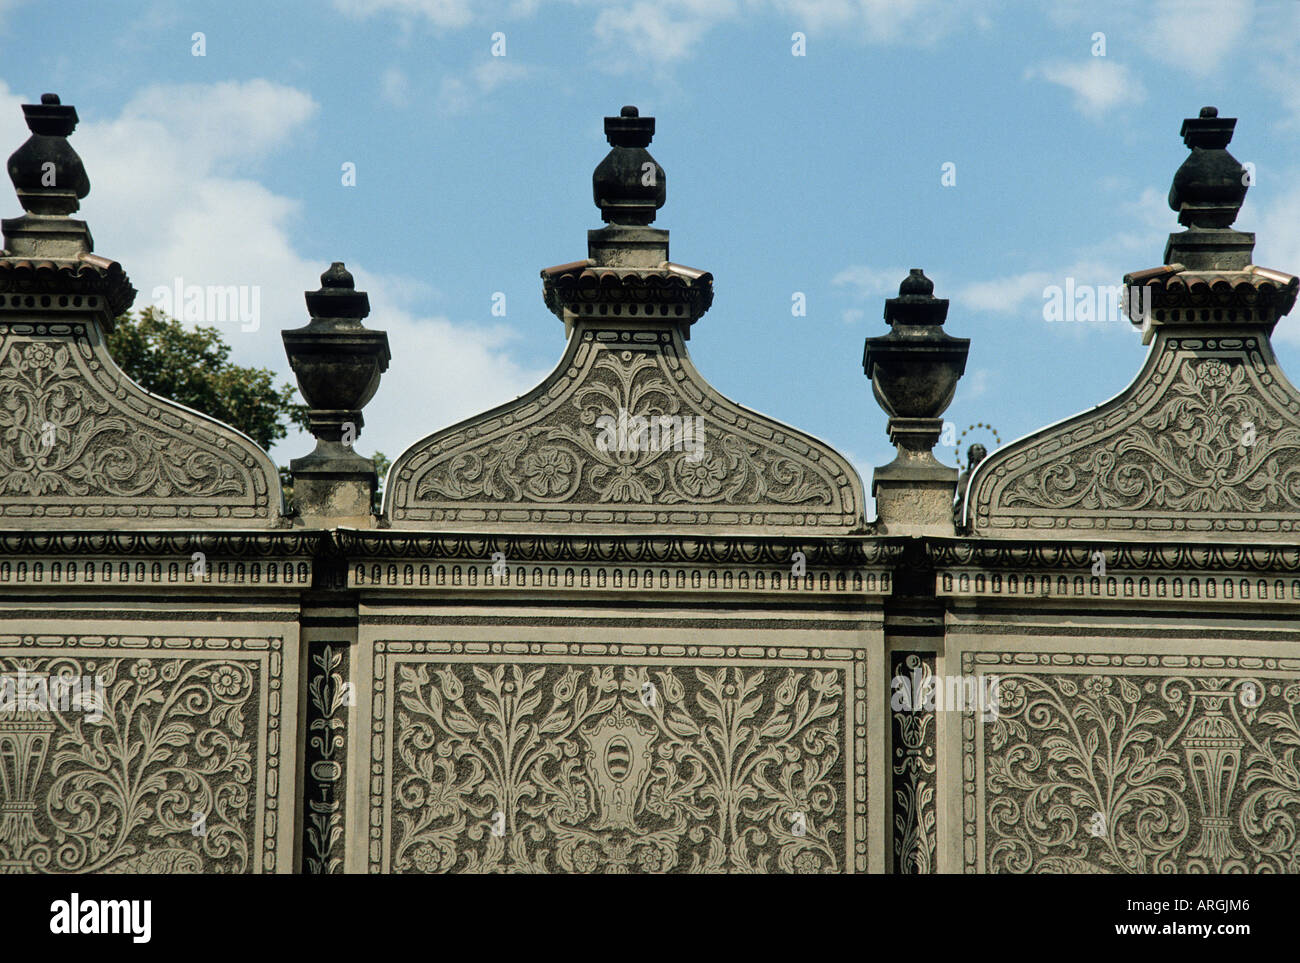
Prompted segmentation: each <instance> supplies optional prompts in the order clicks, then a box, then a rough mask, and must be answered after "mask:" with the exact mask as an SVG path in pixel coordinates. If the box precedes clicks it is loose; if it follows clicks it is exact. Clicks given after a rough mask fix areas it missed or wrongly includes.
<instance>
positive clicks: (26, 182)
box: [8, 94, 90, 214]
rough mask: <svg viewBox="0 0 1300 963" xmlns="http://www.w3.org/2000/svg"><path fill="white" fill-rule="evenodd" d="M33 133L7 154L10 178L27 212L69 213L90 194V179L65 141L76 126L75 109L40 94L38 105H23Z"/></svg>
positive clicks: (56, 99)
mask: <svg viewBox="0 0 1300 963" xmlns="http://www.w3.org/2000/svg"><path fill="white" fill-rule="evenodd" d="M23 116H24V118H26V120H27V129H28V130H30V131H31V132H32V136H31V137H29V138H27V140H26V141H24V143H23V145H22V146H21V147H19V148H18V149H17V150H16V151H14V152H13V154H11V155H10V157H9V164H8V167H9V179H10V180H11V181H13V183H14V190H15V191H16V192H17V194H18V202H19V203H20V204H22V206H23V210H24V211H26V212H27V213H29V214H71V213H73V212H74V211H76V210H77V209H78V208H79V207H80V206H81V198H83V197H85V196H86V195H87V194H89V193H90V178H88V177H87V176H86V168H85V167H84V166H82V163H81V158H80V157H78V156H77V152H76V151H75V150H73V149H72V145H71V144H69V143H68V135H69V134H71V133H72V132H73V130H75V129H76V127H77V121H78V117H77V108H75V107H73V106H72V105H71V104H62V103H60V102H59V95H58V94H42V95H41V102H40V103H39V104H23Z"/></svg>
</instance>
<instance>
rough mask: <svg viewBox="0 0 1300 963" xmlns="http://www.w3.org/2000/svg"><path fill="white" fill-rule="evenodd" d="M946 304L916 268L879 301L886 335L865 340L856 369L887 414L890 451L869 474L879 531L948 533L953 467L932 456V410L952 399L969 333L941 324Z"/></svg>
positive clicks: (936, 421)
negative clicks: (960, 334) (955, 333)
mask: <svg viewBox="0 0 1300 963" xmlns="http://www.w3.org/2000/svg"><path fill="white" fill-rule="evenodd" d="M947 317H948V302H947V300H946V299H943V298H936V297H935V296H934V282H933V281H931V280H930V279H929V278H927V277H926V276H925V273H924V272H923V271H922V270H921V269H920V268H912V270H911V273H909V274H908V276H907V277H906V278H905V279H904V280H903V283H902V284H901V285H899V288H898V297H896V298H889V299H888V300H886V301H885V320H886V321H888V322H889V325H890V332H889V334H886V335H882V336H880V337H878V338H867V343H866V350H865V351H864V352H863V355H862V368H863V370H864V371H865V372H866V374H867V377H868V378H870V379H871V387H872V390H873V392H874V393H875V396H876V401H877V402H878V403H879V404H880V407H881V408H883V409H884V410H885V411H886V412H887V413H888V414H889V416H890V417H889V440H890V441H892V442H893V443H894V446H895V448H897V449H898V457H897V458H895V459H894V460H893V461H892V462H890V463H889V464H888V465H882V466H881V467H879V468H877V469H876V470H875V473H874V474H873V476H872V482H871V491H872V494H873V495H875V496H876V509H877V511H878V512H879V518H878V519H877V524H878V525H879V527H880V530H881V531H883V532H887V533H895V534H918V535H951V534H953V533H954V531H955V529H954V527H953V518H952V501H953V493H954V492H955V490H956V482H957V471H956V469H954V468H949V467H948V466H946V465H942V464H940V463H939V462H938V461H936V460H935V457H934V454H933V448H934V446H935V443H936V442H938V440H939V435H940V434H941V432H942V430H943V421H942V420H941V419H940V417H939V416H940V415H942V414H943V412H944V410H945V409H946V408H947V407H948V405H949V404H950V403H951V402H952V396H953V393H954V392H955V391H956V390H957V381H958V379H959V378H961V376H962V374H963V372H965V370H966V355H967V353H968V352H969V351H970V339H969V338H954V337H952V336H950V335H949V334H948V333H947V332H946V331H944V330H943V322H944V320H945V319H946V318H947Z"/></svg>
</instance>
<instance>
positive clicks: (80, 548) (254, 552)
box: [0, 529, 328, 559]
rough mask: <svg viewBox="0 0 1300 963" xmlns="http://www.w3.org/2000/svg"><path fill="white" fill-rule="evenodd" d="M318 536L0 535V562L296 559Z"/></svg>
mask: <svg viewBox="0 0 1300 963" xmlns="http://www.w3.org/2000/svg"><path fill="white" fill-rule="evenodd" d="M327 537H328V536H327V535H326V534H325V533H322V532H290V531H280V532H277V531H271V532H204V531H192V532H191V531H184V530H175V531H169V532H160V531H134V532H132V531H82V532H78V531H72V530H68V529H64V530H60V531H12V530H10V531H0V557H3V556H11V557H12V556H20V555H35V556H51V555H55V556H58V555H78V556H81V555H85V556H95V557H99V556H109V557H117V556H123V555H147V556H155V557H157V558H175V557H177V556H189V555H190V554H191V553H192V552H205V553H206V554H208V555H228V556H237V557H239V558H245V559H256V558H276V559H278V558H281V557H284V558H302V557H310V556H312V555H313V554H315V553H316V552H318V551H319V550H320V548H321V546H322V544H323V542H324V540H325V539H327Z"/></svg>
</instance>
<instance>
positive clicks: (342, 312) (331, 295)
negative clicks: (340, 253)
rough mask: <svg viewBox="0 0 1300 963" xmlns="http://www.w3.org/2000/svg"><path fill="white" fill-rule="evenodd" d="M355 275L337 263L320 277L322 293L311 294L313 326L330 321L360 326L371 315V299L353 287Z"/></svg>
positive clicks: (306, 295)
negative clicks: (362, 320) (363, 319)
mask: <svg viewBox="0 0 1300 963" xmlns="http://www.w3.org/2000/svg"><path fill="white" fill-rule="evenodd" d="M353 283H354V282H353V280H352V274H351V272H349V271H348V269H347V268H346V267H344V266H343V262H342V261H335V262H334V263H333V264H331V265H330V266H329V270H327V271H326V272H325V273H324V274H322V275H321V276H320V290H319V291H307V292H306V293H305V294H304V297H305V298H306V299H307V312H308V313H309V314H310V315H311V317H312V324H317V322H324V321H330V322H332V323H333V324H334V326H336V327H337V326H340V325H343V326H359V325H360V324H361V319H362V318H365V317H367V316H369V314H370V296H369V295H367V294H366V292H365V291H358V290H356V289H355V288H354V286H353Z"/></svg>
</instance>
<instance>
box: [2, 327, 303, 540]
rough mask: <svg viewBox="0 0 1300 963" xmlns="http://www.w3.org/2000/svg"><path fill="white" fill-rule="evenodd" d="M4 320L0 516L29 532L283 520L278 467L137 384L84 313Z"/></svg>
mask: <svg viewBox="0 0 1300 963" xmlns="http://www.w3.org/2000/svg"><path fill="white" fill-rule="evenodd" d="M82 318H83V320H81V321H80V322H78V320H76V319H75V316H69V317H67V318H66V320H65V319H64V318H58V319H57V320H53V321H51V322H50V323H42V322H35V321H33V322H32V323H22V322H18V321H14V320H11V319H9V318H5V319H4V321H5V323H4V324H2V325H0V400H3V404H0V517H4V518H6V519H8V520H9V521H10V523H11V524H22V525H24V526H32V527H52V526H56V525H62V526H67V525H73V526H76V527H78V528H91V527H110V526H111V527H120V526H122V525H123V524H129V523H135V522H141V521H145V522H149V523H153V524H157V523H158V522H159V521H160V520H161V521H165V522H168V523H174V524H178V525H183V526H187V527H188V526H204V527H216V526H225V527H230V526H231V525H232V524H240V525H249V524H254V525H255V524H259V523H260V524H262V525H272V524H277V523H278V521H279V519H280V481H279V475H278V472H277V470H276V468H275V465H274V464H273V463H272V462H271V460H270V458H269V457H267V455H266V453H265V452H263V451H262V450H261V449H259V448H258V447H257V445H255V444H254V443H253V442H252V441H251V440H250V439H248V438H247V437H245V436H243V435H241V434H240V433H238V432H237V431H235V430H234V429H232V428H229V427H227V426H225V425H223V424H221V423H220V422H217V421H215V420H213V419H211V418H208V417H206V416H204V415H200V414H198V413H197V412H194V411H190V410H189V409H187V408H184V407H182V406H180V405H176V404H174V403H172V402H170V401H166V400H165V399H162V398H158V397H155V396H153V395H150V394H149V393H148V392H146V391H144V390H143V389H141V388H140V387H139V386H137V385H136V384H134V383H133V382H132V381H131V380H130V379H128V378H127V377H126V376H125V375H124V374H123V373H122V371H121V370H120V369H119V368H118V367H117V365H116V364H115V363H114V362H113V360H112V358H110V357H109V355H108V353H107V352H106V350H105V348H104V343H103V338H102V335H101V333H100V330H99V328H98V326H97V324H96V323H95V322H94V321H92V320H90V319H89V318H88V317H86V316H85V315H83V316H82Z"/></svg>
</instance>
